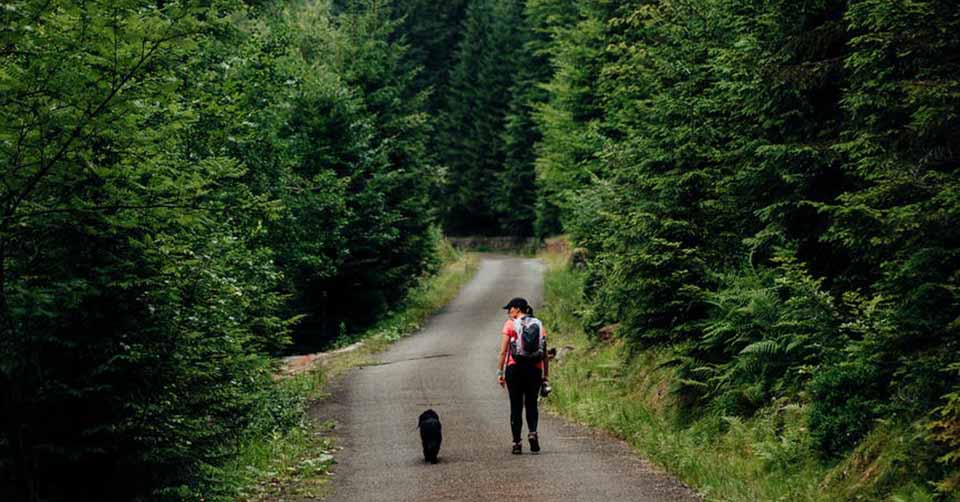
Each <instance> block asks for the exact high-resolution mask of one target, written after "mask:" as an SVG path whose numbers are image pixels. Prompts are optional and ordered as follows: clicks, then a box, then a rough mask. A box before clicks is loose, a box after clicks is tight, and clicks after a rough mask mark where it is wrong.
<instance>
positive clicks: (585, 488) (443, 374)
mask: <svg viewBox="0 0 960 502" xmlns="http://www.w3.org/2000/svg"><path fill="white" fill-rule="evenodd" d="M542 284H543V265H542V264H541V263H540V262H538V261H536V260H531V259H523V258H515V257H504V256H484V257H483V260H482V262H481V264H480V270H479V271H478V273H477V275H476V277H475V278H474V279H473V281H471V282H470V284H468V285H467V286H466V287H465V288H464V289H463V291H461V293H460V295H459V296H458V297H457V298H456V299H455V300H454V301H453V302H451V303H450V304H449V305H447V306H446V307H445V308H444V309H443V310H442V311H441V312H439V313H438V314H437V315H435V316H434V317H433V318H432V319H431V320H430V322H429V323H428V324H427V325H426V326H425V327H424V328H423V330H421V332H420V333H418V334H416V335H414V336H412V337H409V338H406V339H404V340H401V341H400V342H398V343H397V344H395V345H394V346H393V347H392V348H391V349H390V350H388V351H387V352H385V353H384V354H382V356H381V360H382V361H383V362H382V364H378V365H374V366H367V367H364V368H360V369H357V370H354V371H353V372H352V373H350V374H349V375H348V376H347V377H346V378H345V379H344V380H343V381H342V382H341V383H340V384H339V385H338V386H337V388H335V389H334V395H333V396H332V397H331V398H330V399H328V400H325V401H324V402H323V403H320V404H319V405H318V407H317V408H316V409H315V410H314V413H315V414H316V415H317V416H319V417H321V418H323V419H329V418H333V419H335V420H336V421H337V422H338V424H339V425H338V427H337V437H338V443H339V444H340V445H341V446H342V447H343V448H344V450H343V451H342V452H340V454H339V455H338V461H339V465H337V466H336V468H335V469H334V478H333V488H334V494H333V495H332V496H331V497H330V499H329V500H332V501H337V502H340V501H343V502H347V501H350V502H374V501H390V502H395V501H451V500H457V501H486V500H520V497H526V496H534V497H535V498H534V499H532V500H537V501H545V502H548V501H595V500H596V501H668V500H669V501H674V500H681V501H685V500H698V499H697V497H696V496H695V495H694V494H693V492H692V491H690V490H689V489H687V488H685V487H684V486H683V485H681V484H680V483H678V482H676V481H674V480H672V479H670V478H668V477H666V476H664V475H662V474H659V473H656V472H655V471H654V470H653V469H651V468H650V466H649V465H648V464H646V463H645V462H644V461H643V460H642V459H640V458H638V457H637V456H636V455H635V454H634V453H632V452H631V451H630V449H629V447H628V446H627V445H626V444H625V443H623V442H622V441H618V440H616V439H612V438H610V437H608V436H606V435H603V434H600V433H595V432H592V431H591V430H590V429H588V428H584V427H580V426H577V425H574V424H569V423H567V422H566V421H564V420H562V419H559V418H557V417H553V416H549V415H547V414H545V413H541V424H540V436H541V443H542V445H543V451H542V452H541V453H540V454H539V455H531V454H529V453H528V451H527V448H528V445H527V444H526V443H524V454H523V455H520V456H515V455H511V454H510V430H509V410H508V402H507V396H506V391H505V390H503V389H501V388H500V386H499V385H497V383H496V379H495V375H494V372H495V366H496V356H497V350H498V348H499V341H500V335H499V332H500V327H501V326H502V324H503V321H504V319H505V314H504V312H503V310H501V308H500V307H502V306H503V305H504V303H506V301H507V300H509V298H510V297H513V296H524V297H526V298H527V299H528V300H530V302H531V304H533V305H534V308H536V307H537V306H539V305H541V303H542ZM545 322H546V325H547V327H548V330H549V326H550V323H549V319H548V320H546V321H545ZM426 408H433V409H435V410H437V412H438V413H439V414H440V419H441V422H442V423H443V432H444V439H443V447H442V448H441V450H440V463H439V464H437V465H429V464H425V463H424V462H423V458H422V455H421V451H420V440H419V435H418V433H417V431H416V430H415V427H416V420H417V417H418V416H419V414H420V413H421V412H422V411H423V410H425V409H426ZM524 437H525V436H524ZM521 473H522V475H521Z"/></svg>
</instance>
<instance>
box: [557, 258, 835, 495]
mask: <svg viewBox="0 0 960 502" xmlns="http://www.w3.org/2000/svg"><path fill="white" fill-rule="evenodd" d="M544 258H545V260H546V261H547V262H548V265H549V271H548V273H547V276H546V285H545V287H546V291H545V294H546V301H545V307H544V310H543V312H544V313H543V316H542V318H543V319H545V320H546V322H548V323H549V324H550V325H551V326H552V327H553V330H552V338H553V340H554V342H553V343H554V346H556V347H564V346H568V347H573V350H572V351H570V352H568V353H567V355H565V356H564V357H563V359H562V361H561V362H560V363H559V364H557V365H556V369H554V370H553V371H551V373H552V380H553V382H554V389H555V390H554V393H553V394H552V395H551V397H550V399H549V400H548V403H549V405H548V406H549V407H550V409H551V410H552V411H554V412H556V413H559V414H560V415H563V416H565V417H568V418H570V419H573V420H575V421H577V422H580V423H585V424H588V425H592V426H597V427H601V428H604V429H606V430H608V431H610V432H612V433H614V434H615V435H617V436H619V437H621V438H623V439H625V440H626V441H627V442H629V443H630V444H631V445H632V446H633V447H635V448H636V449H637V450H639V452H640V453H641V454H643V455H644V456H645V457H647V458H648V459H650V460H651V461H652V462H653V463H655V464H657V465H659V466H660V467H661V468H663V469H664V470H665V471H667V472H668V473H670V474H673V475H674V476H676V477H677V478H679V479H681V480H682V481H684V482H685V483H687V484H688V485H690V486H691V487H693V488H694V489H696V490H697V491H698V492H700V493H701V494H702V495H704V497H705V498H706V500H731V501H734V500H735V501H758V500H784V501H820V500H827V499H830V498H831V497H830V496H829V495H825V494H824V493H823V490H822V489H821V487H820V482H821V480H822V479H823V478H824V476H825V475H826V473H827V472H828V471H829V469H830V467H831V466H829V465H823V464H821V463H820V462H819V461H817V460H815V457H814V456H813V455H812V454H811V452H810V450H809V448H808V446H807V444H806V440H807V437H806V434H805V431H804V425H803V419H802V416H803V413H802V411H803V410H801V409H798V408H796V407H790V406H787V407H784V408H783V409H781V408H780V407H778V406H777V405H776V404H774V405H772V406H771V407H770V408H768V409H767V410H764V412H763V413H761V414H760V415H758V416H757V417H755V418H753V419H751V420H749V421H744V420H739V419H735V418H724V417H717V416H713V415H706V414H705V415H704V416H702V417H692V418H691V417H681V416H679V414H678V412H677V410H678V409H679V407H677V406H676V403H675V402H674V401H673V399H674V398H673V396H672V395H671V393H670V392H669V384H670V381H671V378H672V374H671V370H670V369H669V368H667V367H664V366H663V363H664V362H666V361H667V360H669V359H670V358H671V356H672V354H671V353H670V351H669V349H666V348H665V349H656V350H653V349H652V350H646V351H642V352H640V353H638V354H635V355H634V357H632V358H628V357H627V351H626V349H625V347H624V345H623V342H622V341H619V340H617V339H616V338H614V339H612V340H611V341H600V340H597V339H595V338H590V337H588V336H587V334H586V333H585V332H584V330H583V328H582V326H581V324H580V322H579V320H578V319H577V317H576V309H577V308H579V307H580V306H581V305H583V303H582V302H581V299H580V295H581V294H582V293H581V292H582V290H583V284H582V282H583V275H582V274H580V273H578V272H576V271H573V270H571V269H570V268H569V266H568V265H567V260H566V257H565V256H563V255H558V254H556V253H550V254H546V255H544Z"/></svg>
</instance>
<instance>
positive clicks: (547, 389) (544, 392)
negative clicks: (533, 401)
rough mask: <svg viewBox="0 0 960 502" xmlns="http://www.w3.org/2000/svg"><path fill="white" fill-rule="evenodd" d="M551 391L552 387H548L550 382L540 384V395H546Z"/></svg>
mask: <svg viewBox="0 0 960 502" xmlns="http://www.w3.org/2000/svg"><path fill="white" fill-rule="evenodd" d="M551 392H553V387H550V382H543V383H542V384H540V397H547V396H549V395H550V393H551Z"/></svg>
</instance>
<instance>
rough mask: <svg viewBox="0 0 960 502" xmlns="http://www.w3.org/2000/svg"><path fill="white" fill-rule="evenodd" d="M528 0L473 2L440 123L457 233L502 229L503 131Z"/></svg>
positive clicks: (449, 217)
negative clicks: (522, 0) (499, 201)
mask: <svg viewBox="0 0 960 502" xmlns="http://www.w3.org/2000/svg"><path fill="white" fill-rule="evenodd" d="M522 14H523V13H522V4H520V3H518V2H509V1H503V0H476V1H474V2H472V3H471V4H470V5H469V6H468V8H467V15H466V20H465V24H464V29H463V38H462V40H461V43H460V47H459V49H458V52H457V63H456V65H455V66H454V68H453V71H452V73H451V76H450V87H449V90H448V94H447V106H446V108H445V111H444V116H443V118H442V119H441V122H440V125H439V127H440V128H441V130H440V135H441V136H442V142H441V144H440V148H441V151H442V154H441V155H442V157H441V159H442V161H443V164H444V166H445V167H446V168H447V173H446V177H445V179H444V182H445V190H444V193H443V198H442V200H443V203H444V206H443V207H444V215H445V228H446V229H447V230H448V231H449V232H452V233H454V234H462V233H471V232H476V233H481V234H497V233H499V230H500V228H501V227H500V218H501V216H502V215H503V213H504V212H505V209H506V208H501V207H497V204H496V203H495V202H494V201H495V200H496V199H497V197H496V196H497V194H498V193H499V192H500V191H501V190H502V189H501V187H500V184H501V183H502V182H503V177H502V174H501V173H502V172H503V168H504V167H503V166H504V161H505V158H506V151H505V145H504V138H503V131H504V128H505V126H506V117H507V112H508V110H509V105H510V90H511V88H512V86H513V78H514V77H513V76H514V73H515V71H516V66H515V64H516V62H515V59H514V58H515V56H516V54H517V51H518V49H519V47H520V44H521V37H520V31H519V27H520V26H521V25H522V21H521V19H522Z"/></svg>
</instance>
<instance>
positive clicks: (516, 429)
mask: <svg viewBox="0 0 960 502" xmlns="http://www.w3.org/2000/svg"><path fill="white" fill-rule="evenodd" d="M504 378H505V379H506V380H507V393H508V394H509V395H510V432H512V433H513V442H514V443H519V442H520V430H521V429H522V428H523V419H522V418H521V416H522V414H523V391H524V383H525V382H524V379H523V375H522V372H520V371H518V368H517V365H513V366H507V371H506V374H505V375H504ZM528 420H529V419H528Z"/></svg>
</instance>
